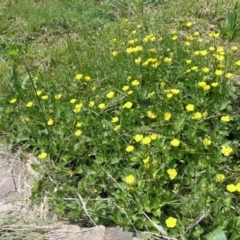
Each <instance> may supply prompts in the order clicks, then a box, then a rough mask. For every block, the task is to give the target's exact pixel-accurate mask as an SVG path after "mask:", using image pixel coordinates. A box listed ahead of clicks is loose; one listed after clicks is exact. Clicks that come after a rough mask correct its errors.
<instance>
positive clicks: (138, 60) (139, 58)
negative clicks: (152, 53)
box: [135, 57, 142, 65]
mask: <svg viewBox="0 0 240 240" xmlns="http://www.w3.org/2000/svg"><path fill="white" fill-rule="evenodd" d="M141 61H142V58H141V57H138V58H137V59H135V63H136V64H137V65H139V64H140V63H141Z"/></svg>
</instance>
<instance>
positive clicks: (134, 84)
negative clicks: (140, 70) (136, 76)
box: [131, 80, 140, 86]
mask: <svg viewBox="0 0 240 240" xmlns="http://www.w3.org/2000/svg"><path fill="white" fill-rule="evenodd" d="M131 84H132V85H133V86H138V85H139V84H140V82H139V81H138V80H133V81H132V82H131Z"/></svg>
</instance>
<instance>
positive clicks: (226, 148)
mask: <svg viewBox="0 0 240 240" xmlns="http://www.w3.org/2000/svg"><path fill="white" fill-rule="evenodd" d="M232 151H233V149H232V148H231V147H230V146H223V147H222V149H221V153H222V154H223V155H224V156H229V155H230V154H231V153H232Z"/></svg>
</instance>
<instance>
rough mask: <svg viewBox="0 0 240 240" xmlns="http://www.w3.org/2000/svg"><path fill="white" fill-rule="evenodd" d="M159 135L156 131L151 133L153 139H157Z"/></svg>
mask: <svg viewBox="0 0 240 240" xmlns="http://www.w3.org/2000/svg"><path fill="white" fill-rule="evenodd" d="M157 137H158V135H157V134H156V133H152V134H151V135H150V138H151V140H156V139H157Z"/></svg>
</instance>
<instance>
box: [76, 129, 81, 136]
mask: <svg viewBox="0 0 240 240" xmlns="http://www.w3.org/2000/svg"><path fill="white" fill-rule="evenodd" d="M81 134H82V131H81V130H80V129H78V130H77V131H76V132H75V133H74V136H76V137H79V136H80V135H81Z"/></svg>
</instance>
